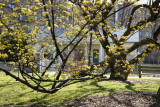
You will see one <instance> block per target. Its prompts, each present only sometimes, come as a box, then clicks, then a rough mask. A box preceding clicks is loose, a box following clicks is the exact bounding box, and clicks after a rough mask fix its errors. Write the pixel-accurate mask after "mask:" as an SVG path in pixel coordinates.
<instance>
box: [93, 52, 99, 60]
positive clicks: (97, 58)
mask: <svg viewBox="0 0 160 107" xmlns="http://www.w3.org/2000/svg"><path fill="white" fill-rule="evenodd" d="M98 62H99V49H93V63H98Z"/></svg>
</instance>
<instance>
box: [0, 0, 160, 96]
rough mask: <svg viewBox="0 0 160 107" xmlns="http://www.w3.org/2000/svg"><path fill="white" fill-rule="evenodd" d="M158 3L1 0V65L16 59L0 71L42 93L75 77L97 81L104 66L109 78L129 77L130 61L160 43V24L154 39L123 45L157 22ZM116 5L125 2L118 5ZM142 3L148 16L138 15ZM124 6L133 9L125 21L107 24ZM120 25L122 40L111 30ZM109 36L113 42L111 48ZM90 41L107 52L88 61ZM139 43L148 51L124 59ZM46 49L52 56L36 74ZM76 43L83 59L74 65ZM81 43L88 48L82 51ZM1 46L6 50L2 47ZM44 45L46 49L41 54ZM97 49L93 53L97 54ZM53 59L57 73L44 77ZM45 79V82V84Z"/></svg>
mask: <svg viewBox="0 0 160 107" xmlns="http://www.w3.org/2000/svg"><path fill="white" fill-rule="evenodd" d="M159 3H160V1H159V0H155V2H153V3H152V5H147V4H143V5H142V4H138V3H137V1H136V0H134V1H133V0H128V1H126V0H119V1H118V0H111V1H107V0H102V1H100V0H95V1H94V0H85V1H84V0H68V1H66V0H64V1H63V0H41V1H40V0H33V1H32V2H29V1H28V0H26V1H20V0H14V1H13V2H12V3H10V2H8V0H4V3H1V4H0V8H1V11H0V22H1V23H0V26H1V34H0V39H1V42H0V45H1V47H0V52H1V53H0V58H1V59H3V62H4V63H7V58H8V57H10V56H12V57H13V59H16V60H10V61H9V62H8V63H7V64H9V65H12V67H13V69H12V70H11V71H9V70H7V69H5V68H3V67H1V68H0V70H2V71H3V72H5V73H6V74H7V75H10V76H11V77H13V78H15V79H16V80H18V81H20V82H21V83H23V84H25V85H27V86H28V87H30V88H32V89H34V90H37V91H39V92H44V93H55V92H57V91H58V90H60V89H61V88H63V87H65V86H68V85H69V84H72V83H75V82H78V81H82V80H86V79H94V78H95V79H99V78H101V76H103V75H105V74H106V71H107V69H109V70H110V72H111V75H110V79H119V80H127V77H128V75H129V74H130V73H131V72H132V70H133V68H134V66H133V64H134V63H137V62H139V61H141V60H142V57H145V56H146V55H147V54H148V53H149V52H150V51H151V50H152V49H154V48H159V46H160V45H159V43H157V37H158V35H159V33H160V27H159V28H157V30H156V31H155V32H154V34H153V38H147V39H144V40H142V41H140V42H138V43H135V44H134V45H133V46H131V47H130V48H127V49H126V48H125V47H124V46H123V45H124V43H125V42H126V40H127V39H129V38H130V37H131V36H132V34H134V33H135V32H137V31H138V30H139V29H145V27H147V26H148V25H150V24H153V22H154V21H157V20H159V17H160V16H159V14H160V7H159V5H158V4H159ZM8 4H9V5H8ZM120 4H125V5H123V6H119V5H120ZM142 7H143V8H146V9H148V10H149V11H150V16H149V17H145V16H144V17H142V16H141V11H140V9H141V8H142ZM127 8H129V9H130V10H131V12H130V13H129V16H128V17H125V16H124V17H125V18H126V21H127V22H128V23H127V25H126V27H125V26H122V24H121V23H120V22H119V21H118V20H115V23H114V25H110V24H109V22H110V21H111V19H112V18H113V16H114V15H115V14H116V13H118V12H119V11H121V10H123V9H127ZM135 12H137V17H136V19H135V17H134V13H135ZM22 17H23V18H22ZM133 22H134V23H133ZM57 29H60V30H63V31H64V33H63V34H62V35H60V36H58V35H57V33H56V31H57ZM118 29H125V30H126V31H125V32H124V34H123V35H121V38H120V39H118V37H117V35H116V34H114V32H113V31H117V30H118ZM6 35H9V37H10V38H12V39H13V40H14V41H15V42H16V43H11V42H10V39H8V40H5V41H4V39H3V38H5V37H6ZM109 38H111V39H112V42H113V44H114V46H111V43H110V42H109ZM94 40H98V41H99V43H100V44H101V45H102V47H103V49H104V50H105V54H106V56H105V58H104V61H102V62H97V63H95V64H92V63H91V56H90V55H91V50H92V48H93V46H92V43H93V41H94ZM37 44H38V45H40V51H37V50H38V49H37V48H38V47H36V46H37ZM86 44H87V45H86ZM143 45H147V49H146V50H144V51H143V52H142V53H140V54H138V55H137V56H135V57H134V58H133V59H131V60H127V59H126V57H127V55H128V54H129V53H131V52H132V51H134V50H135V49H137V48H139V47H141V46H143ZM10 47H12V48H13V49H10ZM50 47H52V49H53V50H54V53H55V54H54V56H53V58H51V60H50V62H49V64H48V65H47V66H46V67H45V69H44V70H41V71H40V73H39V71H38V70H37V69H38V67H39V66H43V65H42V64H41V63H39V62H37V61H36V60H37V59H44V58H47V57H46V56H47V55H48V54H51V53H52V51H51V49H50ZM79 47H81V49H80V50H81V51H79V54H77V55H79V56H81V57H82V58H79V59H80V60H78V61H76V63H75V62H74V60H73V58H72V57H73V55H74V54H75V52H74V50H77V49H78V48H79ZM85 47H87V48H88V50H89V51H88V52H87V51H86V52H84V48H85ZM5 49H7V51H8V52H6V51H4V50H5ZM43 49H44V50H45V52H44V53H43V54H42V52H41V51H43ZM95 53H96V55H95V57H96V56H97V55H98V52H95ZM82 54H83V55H82ZM84 54H88V59H87V58H84ZM44 56H45V57H44ZM79 56H78V57H79ZM57 59H58V60H59V61H60V62H61V63H60V64H56V67H57V68H56V69H57V72H56V73H55V74H54V75H52V76H51V75H48V74H47V72H48V70H49V68H50V67H52V65H53V64H54V63H55V61H56V60H57ZM26 67H27V68H30V69H31V71H32V74H29V73H27V72H26V70H25V68H26ZM102 67H103V68H105V69H106V70H103V69H102ZM16 69H17V70H16ZM14 71H17V72H18V74H15V73H14ZM73 80H77V81H73ZM44 83H46V84H48V83H49V84H48V85H47V86H46V84H44ZM48 86H50V87H48Z"/></svg>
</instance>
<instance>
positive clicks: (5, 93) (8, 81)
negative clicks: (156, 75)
mask: <svg viewBox="0 0 160 107" xmlns="http://www.w3.org/2000/svg"><path fill="white" fill-rule="evenodd" d="M134 79H135V78H134ZM136 80H142V81H146V80H147V81H154V82H157V83H158V85H157V84H127V83H121V82H117V81H115V82H111V81H94V80H88V81H85V82H80V83H76V84H72V85H69V86H67V87H65V88H63V89H62V90H60V91H58V92H57V93H55V94H45V93H40V92H36V91H34V90H32V89H30V88H28V87H27V86H25V85H23V84H21V83H20V82H18V81H15V80H14V79H12V78H11V77H9V76H6V75H5V74H4V73H3V72H0V106H6V105H16V106H17V105H32V104H56V105H62V104H64V103H65V102H66V101H68V100H75V99H78V98H83V97H85V96H88V95H93V96H94V95H106V96H108V95H112V94H114V93H117V92H126V91H149V92H156V91H157V90H158V87H159V85H160V79H144V78H142V79H136Z"/></svg>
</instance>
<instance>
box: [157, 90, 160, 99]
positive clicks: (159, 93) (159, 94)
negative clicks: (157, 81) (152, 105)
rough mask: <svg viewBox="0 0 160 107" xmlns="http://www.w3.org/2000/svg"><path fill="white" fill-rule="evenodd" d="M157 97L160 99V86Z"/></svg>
mask: <svg viewBox="0 0 160 107" xmlns="http://www.w3.org/2000/svg"><path fill="white" fill-rule="evenodd" d="M157 97H158V99H159V100H160V87H159V89H158V92H157Z"/></svg>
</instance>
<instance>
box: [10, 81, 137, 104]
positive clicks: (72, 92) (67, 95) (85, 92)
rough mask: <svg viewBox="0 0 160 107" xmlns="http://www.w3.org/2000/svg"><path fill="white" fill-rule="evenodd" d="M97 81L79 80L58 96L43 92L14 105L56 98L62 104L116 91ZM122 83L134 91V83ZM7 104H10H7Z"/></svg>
mask: <svg viewBox="0 0 160 107" xmlns="http://www.w3.org/2000/svg"><path fill="white" fill-rule="evenodd" d="M104 81H109V82H110V80H104ZM99 82H100V81H87V82H81V83H80V85H79V86H77V88H76V89H72V88H71V89H69V90H68V89H67V90H65V91H63V92H62V93H60V95H58V97H52V98H50V97H48V96H49V94H44V95H43V96H41V97H32V98H31V99H30V100H28V101H26V102H20V103H18V104H16V105H25V104H31V105H32V106H36V105H44V104H50V103H53V102H56V101H58V100H60V101H59V104H60V105H63V104H65V102H67V101H69V100H76V99H79V98H85V97H86V96H89V95H93V94H98V93H104V94H105V93H107V94H108V95H109V96H112V95H113V94H115V93H116V92H117V88H116V87H113V88H112V85H108V87H106V85H107V83H106V85H105V84H104V85H100V84H99ZM124 83H125V88H127V89H128V90H131V91H136V90H134V88H133V86H134V84H132V83H130V82H124ZM48 85H49V84H46V85H45V86H46V87H47V86H48ZM113 85H114V84H113ZM117 87H118V86H117ZM32 92H33V90H32V91H29V92H26V93H22V94H20V95H19V97H23V96H25V95H26V94H29V93H32ZM37 94H38V93H37ZM61 97H62V98H61ZM56 98H57V99H56ZM113 99H114V100H116V99H115V98H113ZM9 105H11V104H9ZM130 106H131V105H130Z"/></svg>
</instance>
